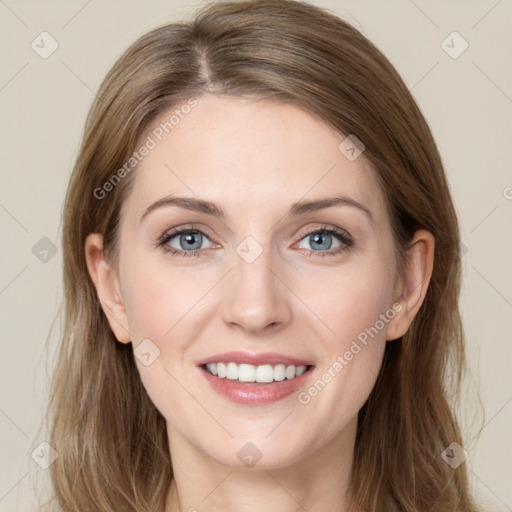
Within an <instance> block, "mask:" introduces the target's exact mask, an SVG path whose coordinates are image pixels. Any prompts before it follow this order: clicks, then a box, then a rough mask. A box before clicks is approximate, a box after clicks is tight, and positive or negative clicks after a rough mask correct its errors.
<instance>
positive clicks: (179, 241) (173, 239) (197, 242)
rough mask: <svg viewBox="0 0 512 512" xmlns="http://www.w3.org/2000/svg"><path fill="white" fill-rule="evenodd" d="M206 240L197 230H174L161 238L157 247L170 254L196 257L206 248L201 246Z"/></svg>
mask: <svg viewBox="0 0 512 512" xmlns="http://www.w3.org/2000/svg"><path fill="white" fill-rule="evenodd" d="M206 240H209V238H208V237H207V236H206V235H205V234H204V233H203V232H202V231H200V230H198V229H192V228H185V229H174V230H173V231H172V232H170V233H166V234H165V235H164V236H163V237H162V239H161V240H160V243H159V245H160V246H161V247H162V248H163V249H164V250H165V251H167V252H169V253H171V254H179V255H181V256H198V255H199V252H200V251H201V249H206V248H207V247H204V246H203V242H205V241H206Z"/></svg>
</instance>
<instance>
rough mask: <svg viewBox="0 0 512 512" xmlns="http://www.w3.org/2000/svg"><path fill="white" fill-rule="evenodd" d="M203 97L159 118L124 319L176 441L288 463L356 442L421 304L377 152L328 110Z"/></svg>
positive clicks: (131, 250) (135, 221) (237, 459)
mask: <svg viewBox="0 0 512 512" xmlns="http://www.w3.org/2000/svg"><path fill="white" fill-rule="evenodd" d="M197 101H198V104H197V106H196V107H195V108H194V109H191V111H190V112H189V113H188V114H187V115H186V116H184V117H183V118H182V119H181V118H180V121H179V123H178V124H176V126H174V128H173V130H172V132H170V133H169V135H167V136H165V137H162V140H161V141H158V138H157V137H155V135H154V133H160V132H154V131H151V130H150V131H149V132H148V134H150V136H151V137H152V138H153V139H154V140H155V141H156V142H157V144H156V147H154V148H153V149H151V150H150V151H149V152H148V154H147V155H146V156H145V157H144V158H143V160H142V162H141V164H140V165H139V167H138V168H137V170H136V171H134V172H135V175H134V176H133V178H134V183H133V185H134V186H133V188H132V190H131V192H130V194H129V196H128V197H127V199H126V201H125V203H124V205H123V209H122V219H121V224H120V231H119V260H118V262H117V266H116V270H115V271H114V270H113V269H110V270H109V271H108V272H110V274H109V275H110V276H111V280H110V281H108V282H111V283H113V284H112V287H113V289H114V290H115V293H113V296H114V298H113V299H112V300H113V303H114V306H112V308H111V310H110V314H109V320H110V323H111V326H112V329H113V330H114V332H115V333H116V336H117V338H118V339H119V340H120V341H123V342H128V341H131V342H132V343H133V346H134V349H135V353H136V355H137V357H136V362H137V366H138V369H139V372H140V376H141V379H142V382H143V385H144V386H145V388H146V390H147V392H148V394H149V397H150V398H151V400H152V401H153V403H154V404H155V406H156V407H157V408H158V409H159V411H160V412H161V413H162V414H163V416H164V417H165V419H166V420H167V426H168V433H169V439H170V442H171V452H172V446H173V445H174V444H178V443H182V444H186V445H187V446H189V447H190V448H191V449H193V450H194V451H196V453H198V454H201V456H204V457H205V458H207V459H208V460H213V461H216V462H219V463H222V464H226V465H228V466H235V467H242V466H243V465H244V464H245V465H246V466H250V461H251V460H256V459H259V458H260V457H261V459H260V460H259V461H258V465H259V467H265V468H276V467H284V466H287V465H290V464H293V463H296V462H299V461H300V460H301V459H304V458H306V457H307V456H309V455H312V454H313V453H315V452H318V451H319V450H322V449H326V447H329V446H331V445H332V444H333V443H341V442H342V440H343V439H345V440H346V439H348V438H353V434H354V431H355V425H356V418H357V413H358V411H359V409H360V408H361V407H362V405H363V404H364V402H365V401H366V399H367V397H368V395H369V394H370V391H371V389H372V387H373V385H374V383H375V380H376V377H377V374H378V372H379V368H380V365H381V361H382V356H383V351H384V348H385V344H386V340H387V339H393V338H394V337H396V334H397V329H398V327H397V323H398V322H399V318H400V317H401V314H402V313H401V310H402V309H406V308H404V307H403V306H402V303H397V299H398V298H399V296H400V292H401V290H400V286H401V285H400V282H399V279H398V278H397V275H398V273H397V267H396V260H395V254H394V249H393V241H392V238H391V228H390V225H389V218H388V214H387V211H386V206H385V202H384V197H383V194H382V191H381V190H380V189H379V186H378V183H377V179H376V177H375V173H374V171H373V169H372V168H371V167H370V165H369V164H368V162H365V160H364V153H363V154H362V155H361V156H359V157H358V158H356V159H355V160H353V159H348V158H347V157H346V153H343V152H342V151H341V150H340V149H339V148H338V146H339V145H340V142H341V141H342V140H343V139H344V138H345V136H343V135H341V134H339V133H337V132H336V131H335V130H333V129H332V128H331V127H329V126H327V125H326V124H325V123H323V122H322V121H320V120H319V119H317V118H315V117H313V116H312V115H310V114H309V113H306V112H305V111H302V110H300V109H299V108H297V107H295V106H291V105H283V104H272V103H267V102H262V101H249V100H242V99H237V98H220V97H215V96H203V97H200V98H198V100H197ZM170 114H172V112H171V113H166V114H164V115H163V116H161V118H160V119H158V120H157V121H156V122H155V123H154V125H153V126H152V128H153V129H154V128H155V127H158V126H159V125H160V123H162V122H163V121H164V120H167V119H168V118H169V116H170ZM180 198H187V200H184V199H180ZM335 199H336V200H335ZM105 200H106V199H105ZM328 201H331V202H330V203H329V202H328ZM307 205H309V206H307ZM181 231H183V232H182V233H180V232H181ZM121 326H124V329H122V328H121ZM127 332H128V333H129V335H128V334H126V333H127ZM394 334H395V336H394ZM215 373H216V374H217V375H214V374H215ZM226 374H227V376H225V375H226ZM255 379H256V381H255V382H254V380H255ZM251 381H252V382H251Z"/></svg>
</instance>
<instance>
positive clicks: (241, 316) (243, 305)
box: [224, 236, 290, 332]
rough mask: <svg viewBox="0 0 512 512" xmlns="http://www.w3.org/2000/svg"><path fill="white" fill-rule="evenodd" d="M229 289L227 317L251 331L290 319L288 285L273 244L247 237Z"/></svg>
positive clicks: (243, 242) (238, 250)
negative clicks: (283, 277)
mask: <svg viewBox="0 0 512 512" xmlns="http://www.w3.org/2000/svg"><path fill="white" fill-rule="evenodd" d="M233 259H234V267H235V268H234V269H233V272H231V280H230V285H229V291H228V293H227V295H226V297H225V301H226V302H225V304H224V320H225V322H226V323H229V324H238V325H239V326H240V327H243V328H244V329H246V330H249V331H254V332H256V331H260V330H263V329H265V328H266V327H267V326H269V325H272V324H284V323H286V322H288V321H289V318H290V309H289V306H290V305H289V302H288V297H287V296H286V287H284V286H283V284H282V283H281V282H280V280H279V279H278V278H277V277H276V275H275V274H278V273H279V272H278V268H277V259H276V256H275V254H273V252H272V249H271V245H270V243H260V242H259V241H257V240H256V239H255V238H254V237H252V236H248V237H246V238H245V239H244V240H242V242H241V243H240V244H239V245H238V246H237V247H236V254H234V256H233Z"/></svg>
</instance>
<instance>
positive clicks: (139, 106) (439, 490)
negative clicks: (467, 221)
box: [47, 0, 477, 512]
mask: <svg viewBox="0 0 512 512" xmlns="http://www.w3.org/2000/svg"><path fill="white" fill-rule="evenodd" d="M205 92H209V93H213V94H222V95H230V96H242V95H244V96H251V97H255V98H265V99H269V100H272V101H277V102H286V103H291V104H294V105H297V106H299V107H301V108H305V109H307V110H308V111H309V112H311V113H312V114H314V115H316V116H318V117H320V118H321V119H323V120H324V121H326V122H327V123H329V124H330V125H331V126H332V127H334V128H335V129H336V130H338V132H339V133H340V134H345V135H348V134H355V135H356V136H357V138H359V139H360V140H361V141H363V142H364V144H365V147H366V149H365V152H364V158H366V159H368V161H369V162H371V164H372V165H373V166H374V168H375V169H376V171H377V174H378V179H379V181H380V183H381V184H382V188H383V191H384V194H385V198H386V201H387V204H388V210H389V214H390V218H391V224H392V229H393V237H394V241H395V246H396V249H397V256H398V260H399V263H400V264H403V255H404V254H405V251H406V249H407V247H408V243H409V242H410V241H411V238H412V236H413V234H414V232H415V231H416V230H417V229H420V228H421V229H426V230H428V231H430V232H431V233H432V234H433V235H434V236H435V239H436V246H435V263H434V270H433V275H432V278H431V283H430V286H429V288H428V291H427V295H426V298H425V301H424V303H423V305H422V307H421V309H420V311H419V313H418V315H417V317H416V318H415V320H414V322H413V324H412V326H411V327H410V329H409V331H408V333H407V334H406V335H405V336H403V337H402V338H401V339H400V340H397V341H395V342H392V343H388V344H387V347H386V352H385V356H384V361H383V365H382V368H381V371H380V374H379V376H378V379H377V382H376V385H375V387H374V389H373V391H372V392H371V395H370V397H369V399H368V401H367V402H366V403H365V405H364V406H363V408H362V409H361V410H360V412H359V421H358V432H357V439H356V446H355V455H354V464H353V473H352V477H351V496H352V502H353V505H354V508H355V509H357V510H364V511H374V512H391V511H418V512H427V511H428V512H430V511H432V510H438V511H450V512H457V511H459V512H462V511H464V512H468V511H475V510H477V509H476V507H475V506H474V505H473V503H472V500H471V498H470V494H469V489H468V480H467V473H466V468H465V465H464V464H462V465H461V466H459V467H458V468H457V469H452V467H451V466H450V465H448V464H447V463H446V462H445V461H444V460H443V458H442V457H441V453H442V452H443V450H444V449H445V448H446V447H448V446H449V445H450V444H451V443H452V442H457V443H459V444H460V445H462V440H461V435H460V431H459V426H458V424H457V421H456V419H455V415H454V413H453V411H452V410H451V407H450V405H449V404H450V402H449V400H450V398H451V397H452V396H457V393H458V391H459V387H460V379H461V375H462V373H461V372H462V370H463V368H464V340H463V332H462V326H461V320H460V316H459V310H458V295H459V289H460V278H461V265H460V256H461V255H460V251H459V228H458V222H457V218H456V214H455V211H454V207H453V204H452V200H451V197H450V192H449V189H448V186H447V181H446V177H445V174H444V170H443V165H442V162H441V158H440V155H439V152H438V150H437V147H436V144H435V142H434V139H433V137H432V134H431V132H430V129H429V127H428V125H427V123H426V121H425V119H424V117H423V115H422V114H421V112H420V110H419V109H418V106H417V105H416V103H415V101H414V99H413V97H412V96H411V94H410V92H409V91H408V89H407V87H406V85H405V84H404V82H403V81H402V79H401V78H400V76H399V75H398V73H397V71H396V70H395V69H394V67H393V66H392V65H391V64H390V62H389V61H388V60H387V59H386V57H384V55H383V54H382V53H381V52H380V51H379V50H378V49H377V48H376V47H375V46H374V45H373V44H372V43H371V42H370V41H369V40H368V39H367V38H366V37H364V36H363V35H362V34H361V33H360V32H359V31H358V30H356V29H355V28H353V27H352V26H351V25H350V24H348V23H347V22H345V21H343V20H341V19H340V18H338V17H336V16H335V15H333V14H331V13H330V12H328V11H326V10H323V9H320V8H318V7H315V6H312V5H309V4H307V3H302V2H297V1H288V0H261V1H252V0H249V1H234V2H222V3H213V4H210V5H208V6H206V7H205V8H203V9H202V10H201V11H199V13H198V14H197V15H196V16H195V18H194V19H193V20H192V21H191V22H190V23H173V24H168V25H165V26H162V27H159V28H157V29H155V30H153V31H151V32H149V33H147V34H146V35H144V36H143V37H141V38H140V39H139V40H137V41H136V42H135V43H134V44H133V45H132V46H131V47H130V48H128V50H126V52H125V53H124V54H123V55H122V56H121V57H120V58H119V60H118V61H117V62H116V63H115V65H114V66H113V68H112V69H111V70H110V72H109V73H108V74H107V76H106V78H105V80H104V81H103V83H102V85H101V87H100V89H99V92H98V94H97V96H96V99H95V101H94V104H93V105H92V107H91V109H90V112H89V115H88V118H87V121H86V126H85V131H84V136H83V141H82V145H81V148H80V152H79V155H78V158H77V161H76V165H75V167H74V170H73V174H72V176H71V180H70V184H69V188H68V191H67V196H66V201H65V207H64V220H63V255H64V277H63V278H64V303H65V319H64V332H63V338H62V344H61V347H60V354H59V357H58V361H57V365H56V368H55V373H54V379H53V382H52V387H51V395H50V401H49V404H48V411H47V424H48V425H49V427H48V428H49V430H50V438H49V442H50V444H51V445H52V446H53V448H55V450H56V451H57V452H58V454H59V457H58V458H57V460H56V461H55V462H54V463H53V464H52V465H51V466H50V471H51V479H52V485H53V490H54V499H53V500H52V502H53V503H54V504H55V505H56V507H57V508H56V509H57V510H64V511H80V512H99V511H101V512H119V511H120V510H122V511H123V512H130V511H133V512H135V511H137V512H140V511H143V510H144V511H155V512H163V510H164V507H165V498H166V495H167V492H168V490H169V485H170V484H171V481H172V476H173V473H172V465H171V459H170V454H169V446H168V440H167V435H166V424H165V420H164V418H163V416H162V415H161V414H160V412H159V411H158V410H157V409H156V407H155V406H154V405H153V403H152V402H151V400H150V399H149V397H148V395H147V394H146V391H145V389H144V387H143V385H142V383H141V381H140V378H139V374H138V371H137V368H136V365H135V363H134V357H133V350H132V347H131V346H130V344H121V343H118V342H117V341H116V339H115V337H114V336H113V333H112V331H111V330H110V328H109V325H108V323H107V320H106V317H105V316H104V314H103V312H102V309H101V307H100V304H99V301H98V298H97V295H96V292H95V288H94V286H93V283H92V282H91V279H90V278H89V275H88V272H87V267H86V260H85V252H84V244H85V239H86V237H87V235H88V234H90V233H93V232H98V233H103V234H104V235H105V248H106V250H107V252H108V253H110V255H111V257H112V258H115V255H116V251H115V249H116V232H117V231H116V230H117V227H118V224H119V218H120V211H121V206H122V204H123V200H124V198H125V197H126V195H127V193H128V191H129V189H130V184H131V183H132V179H133V175H134V173H135V172H137V171H136V169H135V170H134V171H133V172H130V173H126V174H127V175H126V177H124V178H123V179H122V180H119V182H118V183H117V182H116V183H115V186H112V187H109V193H108V195H107V196H106V197H98V196H99V195H101V194H98V192H97V191H98V188H101V187H102V186H103V184H105V183H106V182H107V181H108V180H109V179H111V178H112V176H114V175H115V174H116V172H117V171H118V170H119V169H120V168H121V167H122V166H123V164H124V163H125V162H126V161H127V160H128V159H129V158H130V155H131V154H132V152H133V151H134V150H135V149H136V148H137V145H138V144H140V141H141V137H142V136H143V134H144V133H145V130H146V129H147V128H148V126H149V124H150V123H151V122H152V121H153V120H154V119H155V118H156V116H158V115H160V114H162V113H163V112H164V111H166V110H167V109H170V108H171V107H174V106H179V105H180V104H184V103H186V102H187V100H188V99H190V98H200V96H201V95H202V94H204V93H205ZM95 190H96V193H95V192H94V191H95ZM449 376H451V378H448V377H449Z"/></svg>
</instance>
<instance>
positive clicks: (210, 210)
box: [140, 196, 374, 222]
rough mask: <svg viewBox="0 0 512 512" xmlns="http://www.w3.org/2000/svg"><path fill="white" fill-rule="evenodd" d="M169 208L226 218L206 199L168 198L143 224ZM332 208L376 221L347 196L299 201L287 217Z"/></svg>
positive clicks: (150, 208) (147, 211) (154, 207)
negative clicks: (346, 208) (342, 208)
mask: <svg viewBox="0 0 512 512" xmlns="http://www.w3.org/2000/svg"><path fill="white" fill-rule="evenodd" d="M168 206H176V207H178V208H183V209H185V210H190V211H194V212H200V213H206V214H207V215H212V216H213V217H217V218H220V219H224V218H225V217H226V215H225V212H224V210H223V209H222V208H220V207H219V206H218V205H216V204H215V203H213V202H211V201H205V200H204V199H198V198H196V197H179V196H167V197H163V198H162V199H159V200H158V201H155V202H154V203H153V204H151V205H150V206H148V207H147V208H146V209H145V210H144V213H143V214H142V216H141V219H140V220H141V222H142V221H143V220H144V218H145V217H147V216H148V215H149V214H150V213H151V212H152V211H154V210H157V209H159V208H164V207H168ZM332 206H352V207H354V208H357V209H359V210H360V211H362V212H364V213H365V214H366V215H367V216H368V218H369V220H370V221H372V222H373V220H374V219H373V215H372V212H371V211H370V210H369V209H368V208H367V207H366V206H363V205H362V204H361V203H358V202H357V201H356V200H354V199H351V198H350V197H346V196H336V197H329V198H325V199H317V200H313V201H299V202H296V203H293V204H292V206H291V207H290V210H289V211H288V213H287V215H292V216H294V217H296V216H299V215H305V214H306V213H311V212H316V211H318V210H323V209H324V208H330V207H332Z"/></svg>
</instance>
